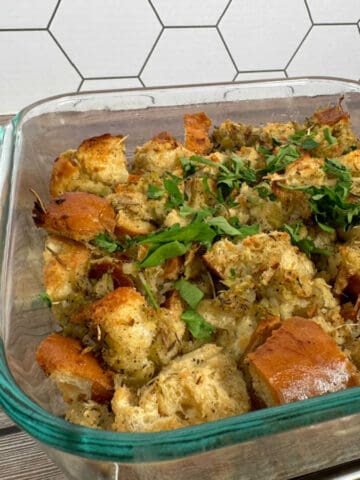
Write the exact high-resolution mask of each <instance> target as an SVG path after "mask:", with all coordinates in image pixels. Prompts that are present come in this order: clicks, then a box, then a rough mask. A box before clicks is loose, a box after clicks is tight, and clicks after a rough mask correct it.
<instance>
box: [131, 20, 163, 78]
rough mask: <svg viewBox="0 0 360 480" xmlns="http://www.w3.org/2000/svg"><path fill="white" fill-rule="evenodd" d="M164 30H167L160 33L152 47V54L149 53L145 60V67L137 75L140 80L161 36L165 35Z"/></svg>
mask: <svg viewBox="0 0 360 480" xmlns="http://www.w3.org/2000/svg"><path fill="white" fill-rule="evenodd" d="M164 30H165V28H164V27H163V28H162V29H161V30H160V33H159V35H158V36H157V38H156V40H155V42H154V44H153V46H152V47H151V49H150V52H149V53H148V55H147V57H146V58H145V61H144V63H143V66H142V67H141V68H140V71H139V73H138V74H137V76H138V77H139V78H140V75H141V74H142V72H143V71H144V68H145V67H146V64H147V62H148V60H149V58H150V57H151V55H152V53H153V51H154V50H155V47H156V45H157V44H158V42H159V40H160V37H161V35H162V33H163V31H164Z"/></svg>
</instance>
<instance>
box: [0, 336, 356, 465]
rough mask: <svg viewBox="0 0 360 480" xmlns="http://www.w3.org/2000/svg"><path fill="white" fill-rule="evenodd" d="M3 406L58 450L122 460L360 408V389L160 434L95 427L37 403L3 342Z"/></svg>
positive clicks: (209, 446) (184, 452)
mask: <svg viewBox="0 0 360 480" xmlns="http://www.w3.org/2000/svg"><path fill="white" fill-rule="evenodd" d="M0 405H1V407H2V408H3V409H4V411H5V412H6V413H7V414H8V415H9V416H10V417H11V418H12V419H13V420H14V422H15V423H17V424H18V425H19V426H20V427H21V428H22V429H24V430H25V431H26V432H28V433H29V434H30V435H31V436H33V437H34V438H36V439H37V440H39V441H40V442H42V443H44V444H46V445H48V446H50V447H53V448H56V449H58V450H62V451H65V452H67V453H71V454H73V455H79V456H83V457H87V458H91V459H95V460H103V461H116V462H121V463H132V462H152V461H153V462H156V461H165V460H175V459H177V458H182V457H186V456H189V455H196V454H200V453H204V452H207V451H210V450H214V449H217V448H222V447H229V446H232V445H236V444H239V443H242V442H245V441H250V440H255V439H256V438H260V437H263V436H268V435H273V434H276V433H280V432H284V431H287V430H292V429H296V428H300V427H306V426H308V425H313V424H316V423H320V422H324V421H327V420H332V419H335V418H339V417H343V416H347V415H351V414H355V413H359V412H360V387H355V388H353V389H348V390H344V391H341V392H337V393H331V394H329V395H327V396H326V398H324V397H317V398H312V399H309V400H302V401H300V402H296V403H291V404H288V405H282V406H280V407H272V408H267V409H263V410H258V411H255V412H250V413H247V414H244V415H241V416H236V417H230V418H225V419H222V420H218V421H215V422H209V423H204V424H201V425H197V426H193V427H186V428H181V429H178V430H172V431H165V432H155V433H125V432H124V433H122V432H109V431H102V430H94V429H90V428H87V427H81V426H78V425H74V424H71V423H69V422H67V421H66V420H63V419H62V418H60V417H56V416H54V415H52V414H50V413H49V412H47V411H46V410H44V409H42V408H41V407H39V406H38V405H36V404H35V403H34V402H32V401H31V400H30V399H29V398H28V397H27V396H26V395H25V394H24V392H23V391H22V390H21V389H20V388H19V387H18V385H17V384H16V382H15V380H14V379H13V377H12V375H11V373H10V371H9V369H8V366H7V362H6V357H5V351H4V345H3V342H2V341H0Z"/></svg>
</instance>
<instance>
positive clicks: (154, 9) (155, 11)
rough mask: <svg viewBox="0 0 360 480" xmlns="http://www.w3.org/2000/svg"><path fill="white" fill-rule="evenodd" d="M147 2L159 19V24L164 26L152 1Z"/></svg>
mask: <svg viewBox="0 0 360 480" xmlns="http://www.w3.org/2000/svg"><path fill="white" fill-rule="evenodd" d="M148 2H149V4H150V7H151V8H152V9H153V11H154V13H155V15H156V17H157V19H158V20H159V22H160V25H161V26H162V27H163V28H164V26H165V25H164V24H163V21H162V20H161V17H160V15H159V14H158V11H157V10H156V8H155V7H154V5H153V3H152V1H151V0H148Z"/></svg>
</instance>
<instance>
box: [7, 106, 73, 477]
mask: <svg viewBox="0 0 360 480" xmlns="http://www.w3.org/2000/svg"><path fill="white" fill-rule="evenodd" d="M11 117H12V115H2V116H0V125H3V124H5V123H6V122H7V121H9V119H10V118H11ZM0 479H1V480H10V479H11V480H18V479H19V480H20V479H21V480H50V479H51V480H65V479H66V477H65V475H64V474H63V473H61V471H60V470H59V469H58V468H57V467H56V466H55V465H54V464H53V462H52V461H51V460H50V459H49V458H48V456H47V455H46V454H45V453H43V452H42V450H41V448H40V446H39V444H38V443H37V442H36V441H35V440H33V439H32V438H31V437H30V436H29V435H28V434H27V433H25V432H23V431H21V430H20V428H19V427H17V426H16V425H14V422H13V421H12V420H11V419H10V418H9V417H8V416H7V415H6V414H5V413H4V412H3V410H1V408H0ZM79 480H80V479H79Z"/></svg>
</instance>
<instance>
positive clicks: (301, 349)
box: [246, 317, 360, 405]
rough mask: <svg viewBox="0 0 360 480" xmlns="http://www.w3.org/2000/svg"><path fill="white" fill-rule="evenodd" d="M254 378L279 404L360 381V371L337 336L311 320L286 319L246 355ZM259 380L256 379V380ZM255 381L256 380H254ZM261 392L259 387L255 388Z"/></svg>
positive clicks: (275, 402)
mask: <svg viewBox="0 0 360 480" xmlns="http://www.w3.org/2000/svg"><path fill="white" fill-rule="evenodd" d="M246 361H247V363H248V364H249V367H250V373H251V375H252V377H253V380H254V379H256V378H257V384H258V385H259V384H261V385H262V386H263V390H264V391H269V392H270V396H271V400H270V401H271V402H272V403H270V401H269V396H268V398H267V399H266V396H265V395H264V397H265V398H263V399H264V400H265V402H266V403H267V404H268V405H269V403H270V404H272V405H279V404H283V403H289V402H294V401H296V400H302V399H305V398H310V397H314V396H318V395H323V394H326V393H330V392H336V391H338V390H343V389H346V388H348V387H353V386H355V385H359V383H360V382H359V373H358V372H357V370H356V368H355V367H354V365H353V364H352V363H351V362H350V360H349V359H348V358H347V356H346V355H345V354H344V353H343V352H342V351H341V350H340V348H339V347H338V346H337V345H336V343H335V341H334V339H333V338H332V337H330V336H329V335H328V334H326V333H325V332H324V331H323V330H322V328H321V327H320V326H319V325H318V324H317V323H315V322H314V321H312V320H309V319H304V318H301V317H294V318H291V319H288V320H286V321H285V322H284V323H283V325H282V327H281V328H279V329H277V330H275V331H274V332H273V334H272V335H271V337H270V338H268V340H267V341H266V342H265V343H264V344H263V345H261V346H260V347H259V348H257V349H256V350H255V351H254V352H252V353H250V354H249V355H248V356H247V359H246ZM255 383H256V382H255ZM255 383H254V384H255ZM256 390H257V394H260V396H261V392H260V391H259V387H258V388H257V389H256Z"/></svg>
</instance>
